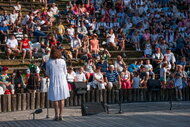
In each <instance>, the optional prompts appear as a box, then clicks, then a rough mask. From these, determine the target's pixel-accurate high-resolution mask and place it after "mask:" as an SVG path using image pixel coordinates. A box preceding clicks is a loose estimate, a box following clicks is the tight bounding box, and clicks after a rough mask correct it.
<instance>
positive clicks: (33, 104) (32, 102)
mask: <svg viewBox="0 0 190 127" xmlns="http://www.w3.org/2000/svg"><path fill="white" fill-rule="evenodd" d="M30 100H31V103H30V104H31V105H30V106H31V109H32V110H34V109H35V94H34V93H30Z"/></svg>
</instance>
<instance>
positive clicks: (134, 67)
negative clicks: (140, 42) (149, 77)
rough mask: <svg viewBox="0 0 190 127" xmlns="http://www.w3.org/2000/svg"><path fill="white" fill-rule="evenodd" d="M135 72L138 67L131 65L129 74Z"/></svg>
mask: <svg viewBox="0 0 190 127" xmlns="http://www.w3.org/2000/svg"><path fill="white" fill-rule="evenodd" d="M135 70H137V66H136V65H135V64H131V65H130V66H129V68H128V71H129V72H133V71H135Z"/></svg>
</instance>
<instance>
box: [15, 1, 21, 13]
mask: <svg viewBox="0 0 190 127" xmlns="http://www.w3.org/2000/svg"><path fill="white" fill-rule="evenodd" d="M13 7H14V9H15V10H16V11H17V12H19V11H21V5H20V3H19V1H17V2H16V5H14V6H13Z"/></svg>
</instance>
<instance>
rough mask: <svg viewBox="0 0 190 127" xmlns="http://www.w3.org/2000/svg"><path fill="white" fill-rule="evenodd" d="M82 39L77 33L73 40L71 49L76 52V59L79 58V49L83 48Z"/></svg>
mask: <svg viewBox="0 0 190 127" xmlns="http://www.w3.org/2000/svg"><path fill="white" fill-rule="evenodd" d="M81 46H82V45H81V40H80V39H79V37H78V34H77V33H75V38H73V39H72V40H71V49H72V51H74V52H75V59H76V60H77V59H78V54H79V49H80V48H81Z"/></svg>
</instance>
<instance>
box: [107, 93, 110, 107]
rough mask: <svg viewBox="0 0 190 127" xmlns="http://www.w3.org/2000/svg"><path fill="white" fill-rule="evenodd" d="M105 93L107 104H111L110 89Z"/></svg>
mask: <svg viewBox="0 0 190 127" xmlns="http://www.w3.org/2000/svg"><path fill="white" fill-rule="evenodd" d="M107 93H108V94H107V99H108V104H111V90H108V91H107Z"/></svg>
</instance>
